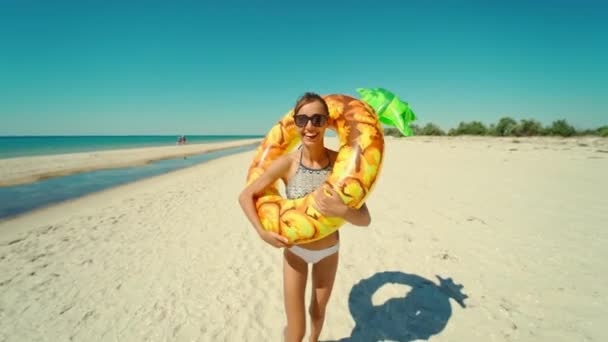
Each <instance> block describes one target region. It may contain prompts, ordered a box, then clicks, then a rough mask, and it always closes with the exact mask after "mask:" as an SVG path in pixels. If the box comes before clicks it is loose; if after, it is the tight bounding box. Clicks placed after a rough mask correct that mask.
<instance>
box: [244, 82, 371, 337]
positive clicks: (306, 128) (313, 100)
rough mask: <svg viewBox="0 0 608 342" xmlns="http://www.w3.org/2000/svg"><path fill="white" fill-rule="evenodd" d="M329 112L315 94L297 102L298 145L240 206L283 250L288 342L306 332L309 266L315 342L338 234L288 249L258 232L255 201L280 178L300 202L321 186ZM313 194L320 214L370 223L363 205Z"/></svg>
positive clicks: (328, 166) (329, 156)
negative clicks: (299, 141)
mask: <svg viewBox="0 0 608 342" xmlns="http://www.w3.org/2000/svg"><path fill="white" fill-rule="evenodd" d="M328 116H329V110H328V107H327V104H326V103H325V100H323V98H322V97H321V96H319V95H317V94H314V93H306V94H304V95H303V96H302V97H301V98H300V99H298V101H297V102H296V105H295V108H294V121H295V124H296V126H297V129H298V133H299V134H300V137H301V139H302V147H301V148H300V149H298V150H296V151H294V152H291V153H289V154H286V155H284V156H282V157H281V158H279V159H277V160H276V161H274V162H273V163H272V165H271V166H270V167H269V168H268V170H267V171H266V172H265V173H264V174H263V175H261V176H260V177H259V178H258V179H257V180H255V181H254V182H252V183H251V184H250V185H249V186H247V187H246V188H245V189H244V190H243V191H242V193H241V195H240V197H239V202H240V204H241V207H242V208H243V211H244V212H245V214H246V215H247V218H248V219H249V221H250V222H251V223H252V224H253V225H254V227H255V229H256V231H257V233H258V234H259V235H260V237H261V238H262V239H263V240H264V241H266V242H267V243H268V244H270V245H272V246H274V247H277V248H284V250H283V290H284V296H285V297H284V305H285V312H286V316H287V326H286V327H285V330H284V335H285V340H286V341H288V342H293V341H302V339H303V338H304V335H305V332H306V308H305V303H304V298H305V296H304V295H305V294H304V292H305V289H306V282H307V279H308V264H312V295H311V302H310V306H309V307H308V312H309V314H310V319H311V333H310V341H317V340H318V338H319V335H320V334H321V329H322V328H323V322H324V320H325V310H326V307H327V303H328V301H329V297H330V295H331V291H332V289H333V285H334V280H335V277H336V271H337V269H338V253H339V246H340V238H339V233H338V232H337V231H336V232H334V233H332V234H331V235H328V236H327V237H325V238H323V239H321V240H317V241H314V242H311V243H307V244H301V245H288V244H287V242H288V240H287V239H286V238H285V237H283V236H281V235H279V234H276V233H274V232H270V231H266V230H264V229H263V227H262V224H261V223H260V220H259V218H258V216H257V212H256V208H255V202H254V200H255V198H256V197H257V196H259V195H261V194H262V193H263V191H264V189H265V188H266V187H267V186H269V185H270V184H273V183H274V182H275V181H276V180H278V179H281V180H282V181H283V182H284V183H285V190H286V195H287V198H290V199H293V198H300V197H304V196H306V195H308V194H309V193H311V192H313V191H314V190H316V189H317V188H318V187H320V186H321V185H322V184H323V182H324V181H325V179H326V178H327V176H328V175H329V174H330V173H331V171H332V167H333V164H334V162H335V160H336V157H337V155H338V153H337V152H336V151H333V150H330V149H328V148H326V147H325V145H324V134H325V130H326V129H327V119H328ZM330 192H331V194H332V196H331V197H327V196H323V195H319V196H315V201H316V203H318V206H319V208H318V209H319V211H320V212H321V213H322V214H323V215H325V216H339V217H342V218H344V219H345V220H346V221H348V222H350V223H352V224H353V225H357V226H367V225H369V223H370V221H371V218H370V214H369V211H368V209H367V205H365V204H364V205H363V206H362V207H361V208H360V209H358V210H357V209H352V208H350V207H348V206H347V205H346V204H344V202H342V200H341V199H340V197H339V195H338V194H337V193H336V192H335V191H333V190H330Z"/></svg>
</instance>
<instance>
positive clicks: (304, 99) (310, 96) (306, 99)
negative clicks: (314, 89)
mask: <svg viewBox="0 0 608 342" xmlns="http://www.w3.org/2000/svg"><path fill="white" fill-rule="evenodd" d="M315 101H319V102H321V104H322V105H323V108H325V114H328V115H329V107H327V102H325V100H324V99H323V98H322V97H321V95H319V94H316V93H311V92H308V93H304V95H302V96H301V97H300V98H299V99H298V101H297V102H296V105H295V107H294V108H293V115H296V114H297V113H298V111H299V110H300V108H302V106H304V105H307V104H309V103H312V102H315Z"/></svg>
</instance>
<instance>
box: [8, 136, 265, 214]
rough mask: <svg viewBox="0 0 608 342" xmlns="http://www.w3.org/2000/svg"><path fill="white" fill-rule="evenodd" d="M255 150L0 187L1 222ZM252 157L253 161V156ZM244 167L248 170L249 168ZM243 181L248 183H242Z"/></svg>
mask: <svg viewBox="0 0 608 342" xmlns="http://www.w3.org/2000/svg"><path fill="white" fill-rule="evenodd" d="M256 147H257V146H253V145H252V146H244V147H235V148H229V149H226V150H221V151H215V152H209V153H205V154H201V155H197V156H191V157H188V158H176V159H169V160H161V161H157V162H154V163H151V164H148V165H145V166H138V167H128V168H120V169H111V170H100V171H92V172H86V173H81V174H75V175H70V176H64V177H58V178H51V179H47V180H43V181H39V182H36V183H31V184H25V185H17V186H11V187H4V188H0V219H3V218H8V217H11V216H15V215H19V214H22V213H25V212H27V211H30V210H33V209H36V208H40V207H45V206H48V205H51V204H55V203H59V202H62V201H66V200H69V199H73V198H76V197H80V196H83V195H86V194H89V193H92V192H96V191H100V190H104V189H108V188H111V187H115V186H118V185H121V184H125V183H129V182H133V181H136V180H140V179H143V178H146V177H151V176H157V175H160V174H163V173H167V172H170V171H174V170H178V169H181V168H185V167H189V166H193V165H196V164H200V163H204V162H206V161H209V160H212V159H216V158H220V157H223V156H227V155H231V154H235V153H242V152H251V153H253V151H254V149H255V148H256ZM251 157H252V158H253V154H252V155H251ZM242 167H243V168H246V167H248V165H242ZM244 182H245V180H243V184H244Z"/></svg>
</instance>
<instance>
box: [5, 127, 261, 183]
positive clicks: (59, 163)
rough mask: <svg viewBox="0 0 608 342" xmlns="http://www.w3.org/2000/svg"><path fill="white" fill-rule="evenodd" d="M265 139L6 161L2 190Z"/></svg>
mask: <svg viewBox="0 0 608 342" xmlns="http://www.w3.org/2000/svg"><path fill="white" fill-rule="evenodd" d="M261 140H262V139H260V138H256V139H243V140H230V141H223V142H218V143H206V144H192V145H174V146H159V147H144V148H129V149H117V150H102V151H92V152H79V153H68V154H57V155H46V156H31V157H15V158H7V159H3V160H2V167H1V168H0V187H10V186H17V185H25V184H30V183H34V182H37V181H41V180H45V179H50V178H56V177H62V176H68V175H74V174H79V173H84V172H91V171H99V170H108V169H116V168H125V167H135V166H143V165H146V164H149V163H153V162H156V161H161V160H167V159H176V158H186V157H189V156H193V155H201V154H206V153H210V152H216V151H221V150H225V149H230V148H235V147H245V146H250V145H256V144H259V143H260V141H261Z"/></svg>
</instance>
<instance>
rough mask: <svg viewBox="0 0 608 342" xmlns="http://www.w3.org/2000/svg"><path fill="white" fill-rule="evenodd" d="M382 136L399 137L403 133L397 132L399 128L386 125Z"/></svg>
mask: <svg viewBox="0 0 608 342" xmlns="http://www.w3.org/2000/svg"><path fill="white" fill-rule="evenodd" d="M384 136H387V137H398V138H400V137H402V136H403V134H401V132H399V130H398V129H397V128H395V127H387V128H385V129H384Z"/></svg>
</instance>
